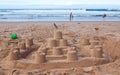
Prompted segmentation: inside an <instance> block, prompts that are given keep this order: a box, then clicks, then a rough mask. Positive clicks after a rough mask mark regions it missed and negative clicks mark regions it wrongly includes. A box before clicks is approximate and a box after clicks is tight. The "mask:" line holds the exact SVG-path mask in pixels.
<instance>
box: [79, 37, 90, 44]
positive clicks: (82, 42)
mask: <svg viewBox="0 0 120 75" xmlns="http://www.w3.org/2000/svg"><path fill="white" fill-rule="evenodd" d="M81 44H82V45H90V42H89V39H87V38H82V40H81Z"/></svg>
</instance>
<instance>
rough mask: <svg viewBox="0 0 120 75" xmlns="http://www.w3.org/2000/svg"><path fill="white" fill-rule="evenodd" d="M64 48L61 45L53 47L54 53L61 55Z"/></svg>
mask: <svg viewBox="0 0 120 75" xmlns="http://www.w3.org/2000/svg"><path fill="white" fill-rule="evenodd" d="M61 54H62V49H61V48H60V47H54V48H53V55H61Z"/></svg>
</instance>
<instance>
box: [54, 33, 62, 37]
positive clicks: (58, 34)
mask: <svg viewBox="0 0 120 75" xmlns="http://www.w3.org/2000/svg"><path fill="white" fill-rule="evenodd" d="M54 39H62V32H61V31H55V32H54Z"/></svg>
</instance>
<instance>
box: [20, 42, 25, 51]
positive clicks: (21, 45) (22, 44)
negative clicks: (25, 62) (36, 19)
mask: <svg viewBox="0 0 120 75" xmlns="http://www.w3.org/2000/svg"><path fill="white" fill-rule="evenodd" d="M18 47H19V48H20V50H24V49H26V46H25V43H24V42H19V43H18Z"/></svg>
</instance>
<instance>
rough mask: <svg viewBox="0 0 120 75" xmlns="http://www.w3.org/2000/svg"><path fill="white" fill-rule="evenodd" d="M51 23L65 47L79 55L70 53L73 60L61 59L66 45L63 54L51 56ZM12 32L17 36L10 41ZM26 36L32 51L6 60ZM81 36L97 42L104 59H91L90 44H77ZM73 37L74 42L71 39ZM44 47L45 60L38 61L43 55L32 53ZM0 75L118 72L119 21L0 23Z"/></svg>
mask: <svg viewBox="0 0 120 75" xmlns="http://www.w3.org/2000/svg"><path fill="white" fill-rule="evenodd" d="M54 23H55V24H56V25H57V27H58V29H57V30H59V31H62V33H63V35H62V36H63V38H64V39H66V40H67V41H68V44H69V47H72V49H73V47H75V48H76V51H77V53H78V57H79V58H75V55H74V54H71V55H73V57H74V59H69V60H77V61H72V62H66V61H65V59H66V50H67V49H69V47H67V48H65V49H64V52H63V54H64V55H63V56H60V55H59V57H56V56H51V51H52V50H53V49H51V48H49V49H48V48H47V41H48V40H47V39H48V38H53V37H54V35H53V34H54V31H56V29H55V27H54ZM12 33H17V35H18V39H16V40H11V34H12ZM27 38H33V42H34V45H33V46H32V47H30V48H31V49H32V52H29V49H28V51H27V52H26V53H25V51H24V50H21V53H23V54H22V55H23V56H24V59H23V57H21V56H20V57H21V58H20V59H19V60H14V61H12V62H11V61H8V57H9V54H10V53H11V52H12V50H13V49H17V48H18V43H19V42H25V39H27ZM82 38H88V39H91V40H93V39H94V40H97V41H100V42H101V43H102V48H103V53H104V54H103V56H104V59H105V61H106V62H99V60H98V59H99V58H98V59H97V58H91V57H90V47H89V46H90V45H89V44H88V45H85V44H84V45H83V44H80V43H81V42H82V41H83V39H82ZM75 39H76V42H75V41H73V40H75ZM28 44H29V43H28ZM46 48H47V49H48V52H47V54H46V55H47V56H46V57H47V61H46V60H45V61H41V60H43V59H44V56H43V55H41V57H42V58H35V57H34V56H35V53H36V52H45V49H46ZM74 52H75V51H73V53H74ZM24 53H25V55H24ZM54 54H60V53H59V52H58V53H55V52H54ZM14 56H15V55H14ZM37 56H39V55H37ZM93 56H95V55H93ZM96 57H100V55H99V56H96ZM14 59H17V58H14ZM33 59H40V60H39V61H36V60H33ZM104 59H102V58H100V60H104ZM97 60H98V61H97ZM91 61H93V62H91ZM34 62H41V63H43V64H42V65H41V64H39V63H38V64H34ZM44 62H45V63H44ZM14 64H15V66H13V65H14ZM6 65H7V66H6ZM17 66H19V67H17ZM0 75H120V22H1V23H0Z"/></svg>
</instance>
